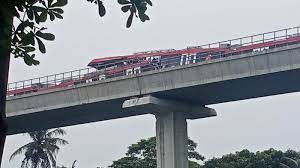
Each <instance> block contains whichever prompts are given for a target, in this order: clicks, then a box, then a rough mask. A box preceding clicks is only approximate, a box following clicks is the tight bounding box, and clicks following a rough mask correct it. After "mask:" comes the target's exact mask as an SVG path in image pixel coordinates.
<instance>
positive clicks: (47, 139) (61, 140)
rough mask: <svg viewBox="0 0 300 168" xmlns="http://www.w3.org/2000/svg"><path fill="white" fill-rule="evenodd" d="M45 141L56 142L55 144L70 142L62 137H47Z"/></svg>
mask: <svg viewBox="0 0 300 168" xmlns="http://www.w3.org/2000/svg"><path fill="white" fill-rule="evenodd" d="M45 141H46V142H49V143H51V144H54V145H68V144H69V142H68V141H66V140H64V139H61V138H46V139H45Z"/></svg>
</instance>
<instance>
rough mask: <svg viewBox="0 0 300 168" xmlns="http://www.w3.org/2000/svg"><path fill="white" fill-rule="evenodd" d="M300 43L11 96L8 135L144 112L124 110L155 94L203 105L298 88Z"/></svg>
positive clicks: (9, 99)
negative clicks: (125, 103) (134, 99)
mask: <svg viewBox="0 0 300 168" xmlns="http://www.w3.org/2000/svg"><path fill="white" fill-rule="evenodd" d="M299 68H300V45H299V44H296V45H290V46H285V47H281V48H275V49H269V50H265V51H261V52H255V53H247V54H241V55H235V56H231V57H227V58H221V59H215V60H209V61H206V62H201V63H196V64H190V65H185V66H181V67H173V68H168V69H162V70H156V71H151V72H146V73H142V74H137V75H134V76H125V77H118V78H113V79H109V80H105V81H97V82H93V83H88V84H81V85H76V86H74V87H72V88H68V89H56V90H51V91H41V92H37V93H32V94H26V95H21V96H15V97H9V98H8V100H7V116H8V122H9V134H16V133H22V132H27V131H32V130H35V129H36V126H37V124H38V126H39V129H41V128H42V129H43V128H52V127H58V126H68V125H75V124H81V123H88V122H94V121H101V120H109V119H114V118H122V117H129V116H134V115H142V114H146V113H148V112H146V111H145V112H141V113H135V112H126V113H125V112H122V107H121V106H122V103H123V101H124V100H126V99H128V98H130V97H137V96H141V95H148V94H150V95H154V96H155V97H159V98H164V99H174V100H180V101H187V102H194V103H198V104H201V105H209V104H216V103H223V102H229V101H237V100H243V99H249V98H255V97H262V96H270V95H276V94H283V93H290V92H297V91H299V90H300V85H299V82H300V78H297V75H300V69H299Z"/></svg>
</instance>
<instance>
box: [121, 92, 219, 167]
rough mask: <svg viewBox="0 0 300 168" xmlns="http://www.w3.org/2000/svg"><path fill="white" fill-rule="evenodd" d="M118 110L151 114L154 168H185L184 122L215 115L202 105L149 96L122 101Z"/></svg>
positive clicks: (186, 160) (185, 140)
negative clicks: (154, 147)
mask: <svg viewBox="0 0 300 168" xmlns="http://www.w3.org/2000/svg"><path fill="white" fill-rule="evenodd" d="M122 107H123V109H124V112H126V111H135V112H137V113H141V114H143V113H145V112H147V113H151V114H154V115H155V117H156V147H157V168H188V152H187V151H188V149H187V147H188V141H187V140H188V137H187V122H186V119H198V118H206V117H212V116H216V115H217V113H216V111H215V110H214V109H210V108H207V107H204V106H199V105H197V104H193V103H186V102H184V103H183V102H178V101H173V100H166V99H160V98H156V97H152V96H144V97H141V98H133V99H130V100H126V101H125V102H124V103H123V106H122Z"/></svg>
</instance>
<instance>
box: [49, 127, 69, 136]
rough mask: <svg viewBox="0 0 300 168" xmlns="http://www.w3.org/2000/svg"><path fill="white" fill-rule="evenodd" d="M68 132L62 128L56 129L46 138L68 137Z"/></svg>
mask: <svg viewBox="0 0 300 168" xmlns="http://www.w3.org/2000/svg"><path fill="white" fill-rule="evenodd" d="M66 134H67V133H66V131H65V130H63V129H61V128H56V129H55V130H52V131H50V132H48V133H47V134H46V137H48V138H51V137H53V136H58V135H66Z"/></svg>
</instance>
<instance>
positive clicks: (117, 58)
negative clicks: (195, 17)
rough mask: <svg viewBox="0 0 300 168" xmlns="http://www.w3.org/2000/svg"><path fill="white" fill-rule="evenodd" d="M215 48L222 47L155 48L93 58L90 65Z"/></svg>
mask: <svg viewBox="0 0 300 168" xmlns="http://www.w3.org/2000/svg"><path fill="white" fill-rule="evenodd" d="M213 50H220V48H186V49H182V50H175V49H168V50H154V51H155V52H151V51H146V52H138V53H134V54H131V55H124V56H111V57H104V58H97V59H93V60H92V61H91V62H90V63H89V64H88V66H94V65H96V64H105V63H112V62H117V61H121V60H128V59H136V58H144V57H149V56H174V55H179V54H191V53H197V52H205V51H213Z"/></svg>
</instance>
